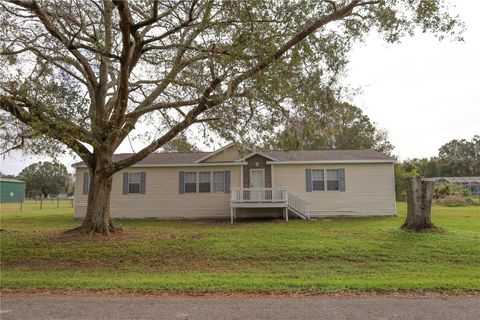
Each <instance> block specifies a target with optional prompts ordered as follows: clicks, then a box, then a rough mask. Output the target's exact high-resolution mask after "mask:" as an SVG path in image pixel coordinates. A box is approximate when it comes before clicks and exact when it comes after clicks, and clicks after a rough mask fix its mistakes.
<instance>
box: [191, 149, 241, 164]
mask: <svg viewBox="0 0 480 320" xmlns="http://www.w3.org/2000/svg"><path fill="white" fill-rule="evenodd" d="M239 158H241V155H240V152H238V149H237V148H236V147H234V146H231V147H230V148H227V149H225V150H222V151H220V152H219V153H217V154H214V155H213V156H211V157H210V158H208V159H205V160H203V161H201V162H228V161H235V160H237V159H239Z"/></svg>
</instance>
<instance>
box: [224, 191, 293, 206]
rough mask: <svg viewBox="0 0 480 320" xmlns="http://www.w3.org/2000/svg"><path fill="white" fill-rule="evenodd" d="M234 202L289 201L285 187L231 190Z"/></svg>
mask: <svg viewBox="0 0 480 320" xmlns="http://www.w3.org/2000/svg"><path fill="white" fill-rule="evenodd" d="M231 201H232V202H285V203H286V202H287V201H288V196H287V189H285V188H243V189H232V190H231Z"/></svg>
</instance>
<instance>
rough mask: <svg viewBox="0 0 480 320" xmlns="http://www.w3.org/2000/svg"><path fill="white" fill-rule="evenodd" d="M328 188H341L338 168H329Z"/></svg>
mask: <svg viewBox="0 0 480 320" xmlns="http://www.w3.org/2000/svg"><path fill="white" fill-rule="evenodd" d="M327 190H340V175H339V174H338V169H327Z"/></svg>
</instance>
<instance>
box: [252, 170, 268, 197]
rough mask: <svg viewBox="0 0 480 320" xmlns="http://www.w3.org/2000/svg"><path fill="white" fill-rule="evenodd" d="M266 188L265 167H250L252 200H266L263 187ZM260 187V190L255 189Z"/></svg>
mask: <svg viewBox="0 0 480 320" xmlns="http://www.w3.org/2000/svg"><path fill="white" fill-rule="evenodd" d="M263 188H265V170H264V169H250V189H253V190H250V197H251V199H252V200H255V201H260V200H264V197H263V192H264V191H263V190H261V189H263ZM255 189H260V190H255Z"/></svg>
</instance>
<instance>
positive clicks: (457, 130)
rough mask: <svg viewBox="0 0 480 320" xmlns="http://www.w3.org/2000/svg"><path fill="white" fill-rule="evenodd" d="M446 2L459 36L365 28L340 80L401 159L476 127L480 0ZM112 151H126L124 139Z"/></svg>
mask: <svg viewBox="0 0 480 320" xmlns="http://www.w3.org/2000/svg"><path fill="white" fill-rule="evenodd" d="M451 2H452V3H455V4H456V8H455V10H456V12H458V13H459V14H460V15H461V17H462V19H463V20H464V21H465V23H466V27H467V31H466V33H465V35H464V37H465V42H464V43H458V42H451V41H449V40H446V41H443V42H439V41H438V40H437V39H435V38H434V37H433V36H431V35H428V34H426V35H425V34H417V35H415V37H413V38H406V39H404V40H403V42H402V43H400V44H394V45H388V44H386V43H385V42H383V41H381V40H380V39H378V37H377V36H376V35H372V36H371V37H369V39H368V40H367V41H366V43H365V44H362V45H361V46H359V47H358V48H356V49H355V50H354V51H353V52H352V54H351V64H350V68H349V69H350V71H349V74H348V76H347V79H346V80H347V82H348V83H349V84H350V85H352V86H353V87H355V88H361V93H360V94H359V95H358V96H356V97H355V98H354V99H355V100H354V102H355V104H356V105H358V106H359V107H361V108H362V109H363V110H364V112H365V113H366V114H367V115H369V116H370V118H371V119H372V120H373V121H374V122H376V123H377V124H378V125H379V126H380V127H382V128H384V129H386V130H388V132H389V133H390V136H389V137H390V140H391V142H392V143H393V144H394V145H395V147H396V148H395V151H394V153H395V154H396V155H398V156H399V157H400V159H401V160H404V159H407V158H414V157H430V156H435V155H437V153H438V148H439V147H440V146H442V145H443V144H444V143H446V142H448V141H450V140H452V139H462V138H463V139H468V140H470V139H471V138H472V137H473V135H475V134H480V19H478V16H477V15H478V12H479V11H480V2H477V1H471V0H455V1H451ZM118 152H131V149H130V147H129V145H128V143H126V144H124V145H122V146H121V147H120V149H119V150H118ZM39 160H45V159H40V158H36V157H31V156H29V157H24V156H23V155H22V154H21V153H14V154H11V155H9V156H6V157H5V158H2V159H0V167H1V168H0V170H1V171H2V172H3V173H10V174H17V173H19V172H20V171H21V170H22V169H23V168H24V167H25V166H27V165H29V164H30V163H33V162H36V161H39ZM62 161H63V162H64V163H65V164H66V165H67V166H70V165H71V164H72V163H73V162H74V160H73V158H72V157H64V158H63V159H62Z"/></svg>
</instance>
